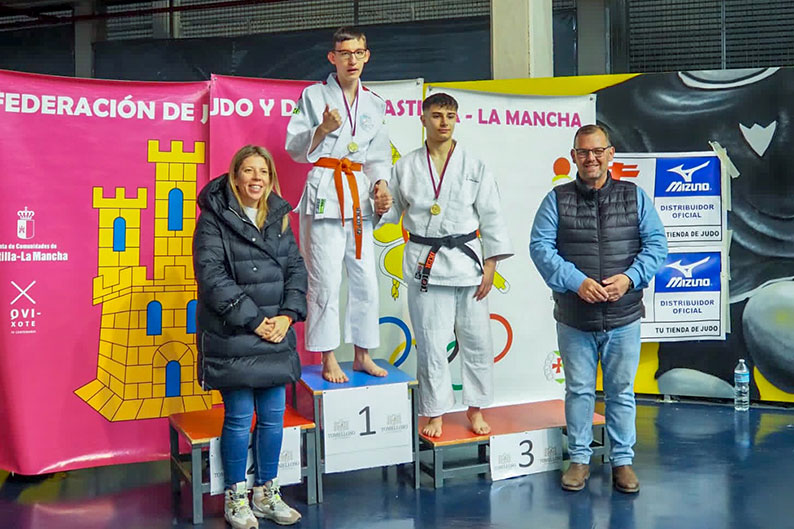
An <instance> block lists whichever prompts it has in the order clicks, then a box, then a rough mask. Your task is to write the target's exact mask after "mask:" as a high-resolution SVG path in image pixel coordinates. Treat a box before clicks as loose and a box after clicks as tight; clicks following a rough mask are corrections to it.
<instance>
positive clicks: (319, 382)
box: [300, 359, 420, 502]
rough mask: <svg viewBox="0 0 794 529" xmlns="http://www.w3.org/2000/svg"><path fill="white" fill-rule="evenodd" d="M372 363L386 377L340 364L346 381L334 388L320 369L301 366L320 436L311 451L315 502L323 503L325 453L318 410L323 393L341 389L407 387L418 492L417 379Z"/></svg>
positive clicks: (384, 363) (379, 361)
mask: <svg viewBox="0 0 794 529" xmlns="http://www.w3.org/2000/svg"><path fill="white" fill-rule="evenodd" d="M375 363H376V364H377V365H378V366H380V367H382V368H383V369H385V370H386V371H387V374H386V376H385V377H376V376H372V375H370V374H367V373H364V372H361V371H354V370H353V362H340V363H339V366H340V367H341V368H342V371H344V372H345V374H346V375H347V377H348V379H349V380H348V381H347V382H344V383H341V384H337V383H332V382H328V381H327V380H325V379H324V378H323V373H322V365H321V364H316V365H309V366H304V367H303V369H302V372H301V380H300V384H301V386H303V387H304V388H305V389H306V390H307V391H308V392H309V394H310V395H311V396H312V406H313V411H314V421H315V423H316V424H317V425H318V428H319V430H318V432H319V435H317V436H316V437H315V442H316V444H317V446H316V449H315V451H314V454H315V457H316V458H317V462H316V469H317V501H318V502H322V501H323V492H322V490H323V486H322V474H324V473H325V464H324V462H323V458H324V455H325V452H324V441H323V437H324V436H323V435H322V429H323V428H324V426H322V425H321V423H322V420H321V416H320V406H321V403H322V397H323V393H324V392H326V391H335V390H342V389H352V388H364V387H368V386H385V385H389V384H406V385H407V387H408V392H409V398H410V401H411V416H412V425H411V428H412V434H411V435H412V438H413V477H414V488H419V477H420V474H419V434H418V430H417V427H418V417H417V408H416V398H415V395H414V390H415V389H416V387H417V385H418V383H417V381H416V379H414V378H413V377H411V376H410V375H408V374H406V373H405V372H403V371H401V370H400V369H399V368H397V367H395V366H393V365H392V364H390V363H389V362H387V361H386V360H383V359H376V360H375ZM384 468H386V467H384Z"/></svg>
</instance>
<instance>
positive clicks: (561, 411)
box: [419, 400, 609, 488]
mask: <svg viewBox="0 0 794 529" xmlns="http://www.w3.org/2000/svg"><path fill="white" fill-rule="evenodd" d="M483 413H484V415H485V420H486V421H488V424H490V425H491V433H489V434H487V435H478V434H475V433H474V432H472V431H471V429H470V423H469V419H468V418H467V417H466V412H465V411H459V412H455V413H448V414H446V415H444V426H443V430H442V431H443V434H442V435H441V437H427V436H425V435H423V434H422V433H421V432H422V428H424V427H425V425H426V424H427V422H428V420H429V419H428V418H427V417H420V418H419V439H420V441H421V443H422V449H423V451H425V452H426V451H431V452H432V459H431V463H429V464H428V463H425V462H422V464H421V468H422V470H424V471H425V472H427V473H428V474H430V475H431V476H432V477H433V484H434V487H435V488H440V487H443V486H444V480H445V479H447V478H451V477H453V476H460V475H464V474H488V473H490V464H489V462H488V454H487V449H488V445H489V443H490V440H491V436H492V435H504V434H511V433H518V432H526V431H531V430H545V429H547V428H561V429H563V435H564V434H565V430H564V429H565V402H564V401H562V400H547V401H542V402H530V403H527V404H516V405H514V406H499V407H495V408H488V409H487V410H484V411H483ZM605 424H606V420H605V418H604V416H603V415H599V414H597V413H595V414H593V446H592V448H593V456H601V457H602V461H603V458H604V457H605V456H606V455H607V450H608V445H609V440H608V437H607V435H606V429H605V427H604V426H605ZM460 446H476V447H477V461H476V463H468V462H465V463H455V464H450V463H447V462H446V461H445V456H447V455H448V453H449V451H450V450H451V449H452V448H455V447H460Z"/></svg>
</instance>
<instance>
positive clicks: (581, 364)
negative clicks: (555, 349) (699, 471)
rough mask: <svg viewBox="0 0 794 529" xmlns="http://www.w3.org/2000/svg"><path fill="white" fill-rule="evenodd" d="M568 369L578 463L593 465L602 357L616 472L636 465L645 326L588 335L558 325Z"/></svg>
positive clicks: (571, 438) (572, 450)
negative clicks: (639, 370)
mask: <svg viewBox="0 0 794 529" xmlns="http://www.w3.org/2000/svg"><path fill="white" fill-rule="evenodd" d="M557 343H558V346H559V348H560V356H561V357H562V362H563V367H564V369H565V419H566V422H567V426H568V453H569V454H570V457H571V462H572V463H584V464H588V463H590V456H591V455H592V454H593V450H592V449H591V448H590V443H591V442H592V441H593V411H594V408H595V387H596V369H597V367H598V358H599V353H600V356H601V369H602V371H603V374H604V400H605V402H606V423H607V424H606V426H607V434H608V435H609V441H610V443H611V447H610V453H609V459H610V460H611V462H612V466H613V467H618V466H621V465H630V464H631V463H632V461H633V459H634V450H633V449H632V447H633V446H634V443H635V441H636V438H637V428H636V425H635V418H636V405H635V402H634V377H635V376H636V374H637V366H638V365H639V362H640V321H639V320H637V321H635V322H633V323H629V324H628V325H624V326H623V327H618V328H616V329H612V330H611V331H597V332H585V331H580V330H578V329H574V328H573V327H569V326H568V325H564V324H562V323H559V322H558V323H557Z"/></svg>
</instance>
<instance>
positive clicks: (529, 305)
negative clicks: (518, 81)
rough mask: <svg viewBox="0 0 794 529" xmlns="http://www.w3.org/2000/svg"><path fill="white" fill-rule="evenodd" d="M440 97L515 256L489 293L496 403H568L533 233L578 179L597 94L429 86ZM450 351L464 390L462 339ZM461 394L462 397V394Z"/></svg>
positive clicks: (457, 385)
mask: <svg viewBox="0 0 794 529" xmlns="http://www.w3.org/2000/svg"><path fill="white" fill-rule="evenodd" d="M436 92H445V93H448V94H450V95H452V96H453V97H454V98H455V99H457V101H458V103H459V106H460V108H459V111H458V115H459V118H460V122H459V123H458V124H457V126H456V128H455V138H456V139H457V140H458V142H459V145H460V146H461V147H462V148H465V149H467V150H469V151H470V152H472V153H473V154H475V155H476V156H478V157H479V158H480V159H481V160H483V162H485V165H486V166H487V167H488V169H490V170H491V171H492V172H493V174H494V175H495V177H496V181H497V183H498V184H499V191H500V194H501V199H502V208H503V210H504V214H505V219H506V221H507V226H508V229H509V230H510V232H509V235H510V240H511V242H512V243H513V251H514V252H515V255H514V256H513V257H511V258H509V259H507V260H505V261H503V262H501V263H499V266H498V268H497V276H496V278H495V279H494V288H493V290H492V291H491V293H490V294H489V295H488V304H489V308H490V311H491V331H492V333H493V341H494V357H495V360H496V366H495V372H494V388H495V404H498V405H503V404H515V403H520V402H531V401H540V400H548V399H558V398H563V396H564V388H565V386H564V382H565V377H564V374H563V371H562V362H561V360H560V357H559V353H557V337H556V334H555V332H554V328H555V323H554V318H553V317H552V310H553V303H552V301H551V291H550V290H549V287H547V286H546V284H545V283H544V281H543V279H542V278H541V277H540V274H538V272H537V270H536V269H535V265H534V264H532V261H531V260H530V258H529V232H530V229H531V227H532V221H533V219H534V215H535V212H536V211H537V209H538V206H540V202H541V200H542V199H543V197H544V196H545V195H546V193H548V192H549V191H550V190H551V189H552V187H553V186H554V185H555V184H556V183H558V182H561V181H564V180H570V179H571V176H570V174H571V173H573V174H574V175H575V174H576V171H575V170H574V171H571V163H570V150H571V145H572V142H573V135H574V133H575V132H576V130H577V129H578V128H579V127H580V126H581V125H584V124H587V123H593V122H595V117H596V115H595V96H576V97H539V96H518V95H502V94H490V93H484V92H470V91H466V90H453V89H447V88H436V87H433V86H428V89H427V93H428V95H430V94H433V93H436ZM449 350H450V357H451V358H452V368H453V371H452V373H453V375H452V376H453V382H454V383H455V386H454V387H455V388H456V389H460V387H461V386H460V366H459V362H460V360H459V359H457V358H456V357H455V356H454V353H455V349H454V337H450V348H449ZM456 394H457V395H458V399H459V398H460V396H459V395H460V392H456ZM460 409H462V406H461V408H460Z"/></svg>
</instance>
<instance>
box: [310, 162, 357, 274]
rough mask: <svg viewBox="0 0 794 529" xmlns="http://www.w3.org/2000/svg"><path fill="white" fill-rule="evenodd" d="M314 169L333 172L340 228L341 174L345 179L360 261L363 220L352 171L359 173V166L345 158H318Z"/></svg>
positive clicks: (341, 202)
mask: <svg viewBox="0 0 794 529" xmlns="http://www.w3.org/2000/svg"><path fill="white" fill-rule="evenodd" d="M314 166H315V167H324V168H326V169H333V170H334V187H336V198H337V200H339V212H340V214H341V216H342V226H344V225H345V188H344V185H343V184H342V173H345V176H346V177H347V185H348V186H349V187H350V195H351V196H352V197H353V233H354V235H355V239H356V259H361V235H362V233H363V227H364V219H363V217H362V215H361V204H360V203H359V199H358V184H357V183H356V175H354V174H353V171H361V164H360V163H356V162H351V161H350V160H348V159H347V158H342V159H341V160H340V159H338V158H320V159H319V160H317V161H316V162H315V163H314Z"/></svg>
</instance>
